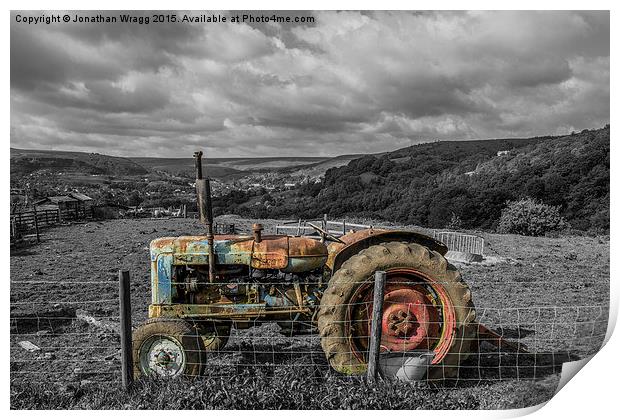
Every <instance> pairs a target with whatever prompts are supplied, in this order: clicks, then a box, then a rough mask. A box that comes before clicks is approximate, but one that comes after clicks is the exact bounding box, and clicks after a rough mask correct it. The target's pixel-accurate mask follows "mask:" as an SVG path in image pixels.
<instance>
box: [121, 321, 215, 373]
mask: <svg viewBox="0 0 620 420" xmlns="http://www.w3.org/2000/svg"><path fill="white" fill-rule="evenodd" d="M205 361H206V351H205V345H204V341H203V338H202V336H201V335H200V332H199V331H198V329H197V328H196V327H195V326H194V325H193V324H190V323H189V322H186V321H182V320H163V319H157V318H154V319H149V320H148V321H147V322H146V323H145V324H142V325H141V326H139V327H138V328H137V329H136V330H135V331H134V332H133V364H134V369H133V371H134V377H136V378H138V377H140V376H159V377H166V378H171V377H176V376H179V375H188V376H198V375H201V374H202V372H203V371H204V365H205Z"/></svg>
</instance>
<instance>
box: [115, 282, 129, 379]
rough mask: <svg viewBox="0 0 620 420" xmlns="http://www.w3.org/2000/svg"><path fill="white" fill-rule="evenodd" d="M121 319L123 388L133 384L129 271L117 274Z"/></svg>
mask: <svg viewBox="0 0 620 420" xmlns="http://www.w3.org/2000/svg"><path fill="white" fill-rule="evenodd" d="M118 282H119V300H120V318H121V376H122V381H123V388H125V389H128V388H129V387H130V386H131V384H132V383H133V348H132V343H131V290H130V281H129V271H126V270H120V271H119V272H118Z"/></svg>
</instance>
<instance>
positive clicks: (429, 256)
mask: <svg viewBox="0 0 620 420" xmlns="http://www.w3.org/2000/svg"><path fill="white" fill-rule="evenodd" d="M376 271H385V272H386V273H387V278H386V284H385V293H384V302H383V308H384V311H383V318H382V320H381V323H382V326H381V330H382V339H381V350H382V351H386V350H388V351H391V352H408V351H413V352H416V351H426V352H431V351H432V352H433V353H434V354H435V356H434V358H433V360H432V363H431V366H430V367H429V369H428V371H427V377H426V378H427V379H429V380H437V379H446V378H452V377H455V376H456V375H457V374H458V369H459V366H460V364H461V362H462V361H464V360H465V359H466V358H467V356H468V355H469V353H470V352H471V351H472V350H473V349H475V346H476V344H477V331H478V328H477V323H476V312H475V309H474V304H473V302H472V299H471V292H470V290H469V287H468V286H467V285H466V284H465V283H464V282H463V281H462V279H461V275H460V273H459V272H458V270H457V269H456V268H455V267H454V266H453V265H451V264H449V263H448V262H447V261H446V259H445V258H444V257H443V256H442V255H441V254H439V253H438V252H436V251H431V250H429V249H428V248H427V247H424V246H422V245H419V244H416V243H403V242H389V243H384V244H381V245H374V246H370V247H368V248H366V249H364V250H362V251H361V252H359V253H358V254H357V255H354V256H352V257H351V258H349V259H348V260H347V261H345V262H344V264H343V265H342V266H341V267H340V269H338V270H337V271H336V272H335V273H334V275H333V276H332V278H331V279H330V281H329V284H328V286H327V289H326V290H325V294H324V296H323V298H322V299H321V307H320V309H319V314H318V327H319V334H320V337H321V346H322V347H323V351H324V352H325V356H326V358H327V360H328V361H329V363H330V365H331V366H332V367H333V368H334V369H335V370H336V371H338V372H340V373H344V374H354V375H355V374H357V375H361V374H364V373H365V372H366V370H367V357H368V336H369V331H370V322H371V321H370V320H369V318H371V314H372V302H373V296H372V294H373V287H374V273H375V272H376Z"/></svg>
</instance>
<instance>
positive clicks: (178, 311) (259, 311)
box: [149, 303, 308, 320]
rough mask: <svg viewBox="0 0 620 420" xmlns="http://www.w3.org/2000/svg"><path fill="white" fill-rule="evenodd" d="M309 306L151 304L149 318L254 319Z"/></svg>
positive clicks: (299, 310)
mask: <svg viewBox="0 0 620 420" xmlns="http://www.w3.org/2000/svg"><path fill="white" fill-rule="evenodd" d="M307 312H308V309H307V308H303V309H301V308H298V307H293V306H291V307H285V308H268V307H267V306H266V305H265V303H245V304H207V305H200V304H199V305H195V304H194V305H189V304H174V305H157V304H153V305H150V306H149V318H162V317H164V318H233V319H240V320H252V319H255V318H259V317H262V316H265V315H289V314H295V313H307Z"/></svg>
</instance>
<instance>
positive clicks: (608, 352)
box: [0, 0, 620, 419]
mask: <svg viewBox="0 0 620 420" xmlns="http://www.w3.org/2000/svg"><path fill="white" fill-rule="evenodd" d="M615 4H617V2H612V1H601V0H590V1H588V2H584V1H581V2H580V1H571V0H565V1H561V2H560V1H540V0H538V1H533V0H521V1H504V2H501V3H499V2H497V1H488V0H485V1H480V0H479V1H467V2H458V1H418V2H415V3H412V2H404V1H396V0H383V1H381V2H363V3H362V2H360V1H351V0H348V1H333V0H331V1H326V0H317V1H313V2H308V1H297V2H294V3H291V2H284V1H273V0H265V1H262V2H261V3H260V4H256V3H253V2H251V1H247V0H246V1H239V0H231V1H226V2H224V1H216V2H213V1H212V2H198V1H186V0H185V1H184V0H179V1H175V2H164V1H161V0H153V1H149V2H148V3H147V2H141V3H138V2H128V1H118V0H110V1H106V2H102V1H94V2H88V3H84V2H78V1H75V0H72V1H66V0H65V1H56V2H43V1H40V0H39V1H29V0H24V1H19V2H18V1H8V2H7V5H8V9H7V13H6V14H5V17H8V15H9V13H8V10H10V9H16V10H17V9H19V10H27V9H30V10H39V9H61V10H62V9H92V10H95V9H102V10H105V9H117V10H130V9H147V10H152V9H153V10H157V9H171V6H175V7H174V9H186V10H192V9H198V10H200V9H205V8H209V9H213V10H218V9H219V10H233V9H248V10H252V9H257V8H261V9H275V10H277V9H284V10H287V9H288V10H291V9H293V10H319V9H328V10H334V9H340V10H342V9H349V10H359V9H392V10H402V9H411V8H412V7H415V8H416V9H418V10H459V9H468V10H470V9H478V10H506V9H521V10H530V9H531V10H535V9H537V10H578V9H585V10H594V9H595V10H611V11H612V12H611V45H612V47H611V51H613V50H614V48H613V45H614V44H615V39H616V33H617V31H616V30H615V28H616V26H617V23H618V19H617V11H616V10H614V9H615V8H614V5H615ZM258 6H260V7H258ZM9 36H10V25H4V31H3V43H2V45H3V49H4V57H9ZM610 58H611V70H612V71H611V86H610V89H611V92H612V93H615V90H614V89H613V87H614V75H615V74H614V71H613V70H614V69H616V68H617V65H616V60H615V56H613V55H612V56H611V57H610ZM3 72H4V80H5V82H4V85H3V88H4V91H5V96H4V97H5V102H4V104H5V105H4V112H3V114H2V117H3V121H4V124H3V126H4V133H6V134H9V127H10V117H9V112H10V89H9V86H10V70H9V66H7V65H5V66H4V67H3ZM616 101H617V95H614V94H612V96H611V108H610V116H611V119H612V120H614V121H610V123H611V126H612V127H616V123H618V121H616V120H615V118H614V115H615V114H614V112H613V111H614V109H616V106H615V104H616ZM9 144H10V142H9V141H7V142H6V144H5V145H4V149H3V151H4V153H6V155H5V156H4V159H5V160H4V163H5V165H3V167H2V170H3V175H4V176H2V183H3V186H4V191H5V193H4V194H3V195H2V200H3V203H2V206H3V207H2V208H3V209H4V211H5V212H7V213H8V209H9V203H8V195H7V194H6V192H7V191H8V189H9V165H7V164H6V163H7V160H8V151H9ZM616 149H617V148H616V147H612V149H611V155H612V156H611V157H612V161H614V162H618V159H617V152H616ZM611 168H612V169H611V175H612V183H611V184H612V185H611V187H612V197H615V196H616V194H615V192H616V191H615V188H613V187H614V185H617V181H618V178H617V176H616V174H617V171H615V170H614V169H613V168H614V166H613V165H612V167H611ZM614 181H616V182H614ZM616 214H617V206H614V205H613V202H612V207H611V215H612V220H613V219H614V218H613V216H614V215H616ZM6 216H7V214H6V213H5V218H6ZM2 226H3V227H2V232H1V233H0V235H2V237H3V238H7V240H5V241H4V242H3V247H2V255H3V258H4V261H3V263H4V264H3V265H2V266H3V267H5V270H8V267H10V264H9V255H10V252H9V245H8V227H7V226H5V225H4V224H3V225H2ZM616 231H617V229H616V228H615V224H613V223H612V236H613V237H616V235H615V233H617V232H616ZM615 249H616V247H615V243H614V242H613V241H612V244H611V252H612V255H614V254H615V253H614V251H615ZM617 273H618V267H617V264H615V259H614V258H612V261H611V277H612V281H611V283H612V287H611V295H612V302H611V309H610V329H609V333H610V332H611V331H612V330H613V326H614V325H615V322H616V319H617V314H618V290H617V289H618V287H617V285H615V284H614V283H615V278H617V276H616V274H617ZM4 283H5V285H6V286H5V287H6V289H5V291H6V292H7V293H6V295H5V296H9V294H8V291H9V290H8V288H9V282H8V281H5V282H4ZM5 299H8V298H5ZM5 316H6V318H5V322H4V324H3V325H4V332H5V335H4V336H5V337H8V336H9V323H8V322H7V321H8V318H9V306H8V305H6V307H5ZM608 335H609V334H608ZM2 354H3V355H4V357H3V358H2V359H3V360H5V365H4V366H3V368H4V370H5V372H6V375H5V376H4V378H5V381H4V382H3V387H2V388H3V390H2V391H1V392H2V396H3V397H4V400H3V402H4V407H5V409H6V410H8V408H9V397H10V392H9V372H8V371H9V366H8V360H9V346H8V340H7V341H5V345H4V346H3V348H2ZM618 354H620V343H619V340H618V338H617V334H616V336H615V337H612V339H611V340H610V341H609V343H608V344H607V345H606V346H605V347H604V349H603V350H602V351H601V352H600V354H597V355H596V356H595V357H594V358H593V359H592V361H591V362H590V363H588V365H587V366H586V367H585V368H584V369H583V370H582V372H579V374H578V377H577V378H576V379H573V380H571V381H569V383H568V384H567V385H566V386H565V387H564V388H563V389H562V390H561V391H560V392H559V393H558V395H556V396H555V397H554V398H552V399H551V401H550V402H549V403H548V404H546V406H545V407H544V408H542V409H540V410H536V411H535V412H534V413H533V414H532V415H531V416H532V417H531V418H545V419H546V418H549V417H558V418H563V419H566V418H577V417H586V418H587V417H602V418H607V417H611V416H612V415H611V414H610V413H613V412H615V411H617V410H616V409H615V405H616V400H617V398H618V397H617V389H618V386H617V383H616V382H617V379H618V378H619V377H620V375H619V372H620V369H619V368H618V365H619V364H620V361H619V360H618V357H617V356H616V355H618ZM538 408H540V407H538ZM532 411H533V409H524V410H509V411H495V412H484V411H470V412H465V411H448V412H436V411H424V412H402V413H389V414H388V413H377V412H372V411H368V412H364V411H362V412H360V411H356V412H346V411H339V412H323V413H317V412H287V411H279V412H278V411H270V412H268V413H266V412H252V413H246V412H235V411H231V412H225V411H218V412H215V413H195V414H194V413H153V412H139V411H134V412H124V413H122V414H121V415H122V416H129V417H142V416H147V415H148V416H149V417H152V416H158V415H172V416H176V415H196V416H203V415H215V416H217V417H218V418H220V419H233V418H234V419H236V418H238V417H239V416H243V417H245V416H246V415H247V416H252V417H256V416H259V417H262V416H263V415H265V416H267V415H268V416H269V417H276V418H287V419H289V418H290V417H291V416H295V417H296V418H300V417H301V418H309V419H310V418H311V419H314V418H315V417H316V416H321V417H329V418H338V419H341V418H343V417H346V418H349V417H354V416H355V417H356V418H359V417H360V416H363V417H366V416H368V418H375V417H376V416H386V415H388V416H391V415H397V416H399V417H400V416H428V417H427V418H431V417H430V416H433V417H432V418H435V417H437V416H439V417H442V418H463V417H469V418H472V417H473V418H502V417H515V416H520V415H524V414H527V413H529V412H532ZM110 414H111V413H108V412H102V411H99V412H97V411H90V412H79V411H76V412H74V411H72V412H62V413H61V412H15V411H13V412H10V413H9V415H10V416H15V417H20V418H30V417H40V416H41V415H43V416H45V417H46V418H52V419H53V418H59V417H60V416H63V417H65V416H68V417H73V418H75V417H79V418H82V417H86V416H88V417H89V418H93V419H95V418H107V417H108V416H109V415H110Z"/></svg>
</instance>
